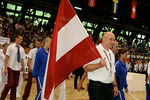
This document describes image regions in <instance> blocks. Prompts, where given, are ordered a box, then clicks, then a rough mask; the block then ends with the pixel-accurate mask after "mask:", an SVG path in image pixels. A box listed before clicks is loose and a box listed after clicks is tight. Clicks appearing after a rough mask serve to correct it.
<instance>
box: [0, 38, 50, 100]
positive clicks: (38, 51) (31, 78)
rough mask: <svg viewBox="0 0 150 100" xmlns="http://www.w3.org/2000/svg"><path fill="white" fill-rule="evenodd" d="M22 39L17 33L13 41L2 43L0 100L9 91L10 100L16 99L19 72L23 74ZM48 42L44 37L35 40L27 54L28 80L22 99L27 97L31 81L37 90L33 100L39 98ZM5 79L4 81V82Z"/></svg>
mask: <svg viewBox="0 0 150 100" xmlns="http://www.w3.org/2000/svg"><path fill="white" fill-rule="evenodd" d="M22 41H23V37H22V36H21V35H17V36H16V38H15V42H14V43H12V44H10V45H4V46H3V49H2V50H1V51H0V52H1V53H0V54H1V55H0V59H1V61H0V64H1V66H0V67H1V71H0V72H1V77H0V81H1V83H0V86H1V91H2V93H1V98H0V100H5V98H6V96H7V94H8V92H9V91H10V100H16V88H17V86H18V83H19V76H20V72H22V74H23V76H24V74H25V64H24V59H25V51H24V48H23V47H22V46H21V43H22ZM50 42H51V39H50V38H46V39H44V40H43V42H42V43H41V41H39V40H36V41H35V48H33V49H31V50H30V52H29V54H28V56H27V57H28V60H27V66H28V68H29V70H28V81H27V84H26V86H25V90H24V94H23V96H22V99H23V100H27V99H28V97H29V95H30V90H31V86H32V82H36V83H37V90H38V92H37V95H36V98H35V100H40V96H41V90H42V85H43V79H44V73H45V68H46V63H47V58H48V52H49V49H50ZM2 73H4V74H2ZM6 79H7V80H6ZM5 80H6V82H4V81H5ZM3 83H5V84H3ZM1 91H0V92H1Z"/></svg>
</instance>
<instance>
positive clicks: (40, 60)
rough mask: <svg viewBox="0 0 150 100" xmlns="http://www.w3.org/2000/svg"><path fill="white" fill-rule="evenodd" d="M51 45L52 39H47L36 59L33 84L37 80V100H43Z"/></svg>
mask: <svg viewBox="0 0 150 100" xmlns="http://www.w3.org/2000/svg"><path fill="white" fill-rule="evenodd" d="M50 43H51V39H50V38H46V39H45V40H44V41H43V42H42V45H43V47H42V48H41V49H39V50H38V51H37V54H36V57H35V62H34V67H33V71H32V81H33V82H35V80H36V81H37V85H38V89H39V91H38V94H37V95H36V97H35V100H40V99H41V93H42V87H43V80H44V74H45V69H46V64H47V58H48V52H49V49H50Z"/></svg>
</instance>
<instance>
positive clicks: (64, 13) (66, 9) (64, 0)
mask: <svg viewBox="0 0 150 100" xmlns="http://www.w3.org/2000/svg"><path fill="white" fill-rule="evenodd" d="M60 4H61V5H60V7H59V15H61V16H57V19H58V30H60V29H61V28H62V27H63V26H64V25H65V24H66V23H68V22H69V21H70V20H71V19H72V17H73V16H75V15H76V13H75V11H74V9H73V8H72V6H71V4H70V2H69V1H68V0H61V2H60Z"/></svg>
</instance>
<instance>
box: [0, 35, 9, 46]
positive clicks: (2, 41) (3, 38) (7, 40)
mask: <svg viewBox="0 0 150 100" xmlns="http://www.w3.org/2000/svg"><path fill="white" fill-rule="evenodd" d="M4 43H10V38H5V37H0V44H1V45H3V44H4Z"/></svg>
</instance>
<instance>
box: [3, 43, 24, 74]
mask: <svg viewBox="0 0 150 100" xmlns="http://www.w3.org/2000/svg"><path fill="white" fill-rule="evenodd" d="M17 51H18V48H17V47H16V44H15V43H13V44H11V45H9V46H8V48H7V52H6V55H7V56H9V59H8V64H7V67H9V68H10V69H12V70H15V71H19V70H20V69H21V63H18V62H17ZM24 54H25V52H24V49H23V47H21V46H20V58H21V59H24V57H25V56H24Z"/></svg>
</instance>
